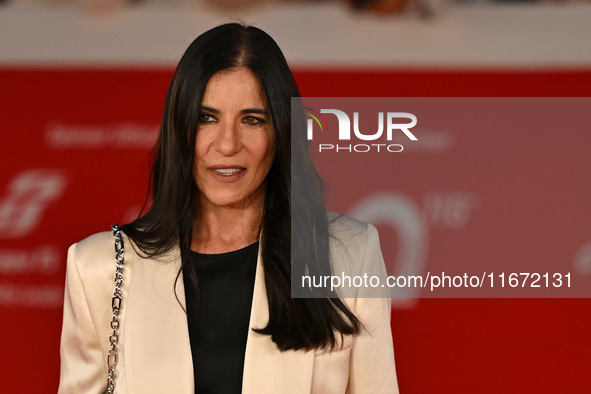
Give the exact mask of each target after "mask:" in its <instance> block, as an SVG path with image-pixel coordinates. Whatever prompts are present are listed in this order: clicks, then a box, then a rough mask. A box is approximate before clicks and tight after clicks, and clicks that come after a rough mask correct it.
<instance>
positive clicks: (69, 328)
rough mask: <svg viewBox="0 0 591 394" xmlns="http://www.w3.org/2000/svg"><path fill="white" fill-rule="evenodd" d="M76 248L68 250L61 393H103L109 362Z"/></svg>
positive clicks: (59, 391) (61, 348)
mask: <svg viewBox="0 0 591 394" xmlns="http://www.w3.org/2000/svg"><path fill="white" fill-rule="evenodd" d="M76 249H77V244H74V245H72V246H71V247H70V249H69V250H68V262H67V268H66V286H65V294H64V318H63V325H62V336H61V344H60V358H61V369H60V384H59V389H58V393H59V394H68V393H100V392H102V391H104V390H105V388H106V383H107V378H106V376H107V367H106V362H105V358H104V356H103V351H102V349H101V346H100V342H99V338H98V333H97V330H96V327H95V324H94V323H93V320H92V316H91V313H90V308H89V303H88V298H87V294H86V290H85V287H84V285H83V281H82V278H81V275H80V270H79V265H78V261H77V256H76ZM105 340H106V339H105Z"/></svg>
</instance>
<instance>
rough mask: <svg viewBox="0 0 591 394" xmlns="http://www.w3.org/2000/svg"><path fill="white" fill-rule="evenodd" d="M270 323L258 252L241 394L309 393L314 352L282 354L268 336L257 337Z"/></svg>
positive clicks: (260, 259)
mask: <svg viewBox="0 0 591 394" xmlns="http://www.w3.org/2000/svg"><path fill="white" fill-rule="evenodd" d="M268 321H269V307H268V303H267V290H266V286H265V273H264V270H263V262H262V258H261V251H260V249H259V256H258V261H257V271H256V277H255V284H254V294H253V301H252V309H251V312H250V324H249V331H248V339H247V343H246V355H245V360H244V375H243V380H242V393H244V394H251V393H252V394H266V393H269V394H277V393H309V392H310V390H311V385H312V371H313V367H314V352H313V351H302V350H300V351H293V350H289V351H285V352H282V351H280V350H279V349H278V348H277V345H276V344H275V343H274V342H273V341H271V338H270V337H269V336H268V335H262V334H257V333H256V332H254V331H252V329H253V328H263V327H265V326H266V325H267V323H268Z"/></svg>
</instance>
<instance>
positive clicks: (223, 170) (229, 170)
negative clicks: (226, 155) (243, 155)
mask: <svg viewBox="0 0 591 394" xmlns="http://www.w3.org/2000/svg"><path fill="white" fill-rule="evenodd" d="M215 172H217V173H218V174H222V175H224V176H230V175H234V174H237V173H238V172H240V169H239V168H219V169H216V170H215Z"/></svg>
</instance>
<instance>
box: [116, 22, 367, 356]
mask: <svg viewBox="0 0 591 394" xmlns="http://www.w3.org/2000/svg"><path fill="white" fill-rule="evenodd" d="M236 68H247V69H249V70H250V71H252V72H253V73H254V74H255V75H256V77H257V78H258V80H259V81H260V83H261V86H262V87H263V89H264V92H265V94H266V96H267V102H268V103H269V109H270V111H271V118H272V120H273V124H274V127H275V149H276V151H275V158H274V162H273V164H272V166H271V169H270V171H269V174H268V175H267V179H266V193H265V202H264V212H263V221H262V229H261V230H262V236H261V244H260V247H261V253H262V262H263V268H264V273H265V285H266V288H267V299H268V303H269V322H268V324H267V326H266V327H261V328H257V329H256V331H257V332H259V333H261V334H266V335H270V336H271V339H272V340H273V342H275V343H276V344H277V346H278V347H279V348H280V349H281V350H288V349H307V350H309V349H313V348H317V347H323V346H334V345H335V343H336V340H335V334H339V333H340V334H356V333H358V332H359V331H360V322H359V320H358V319H357V318H356V316H355V315H354V314H353V313H352V312H351V311H350V310H349V308H348V307H347V306H346V305H345V303H344V302H343V301H342V300H340V299H338V298H292V297H291V291H290V289H291V258H292V256H290V253H289V251H290V250H292V251H294V250H295V251H297V252H296V253H295V254H297V256H294V258H296V259H297V260H298V261H299V262H303V264H301V265H300V264H298V265H297V266H301V267H303V268H302V269H307V270H308V271H309V272H313V273H318V272H322V273H328V272H330V259H329V231H328V219H327V214H326V209H325V205H324V201H323V197H322V189H321V180H320V177H319V176H318V174H317V172H316V171H315V169H314V167H313V165H312V162H311V160H310V159H309V156H308V152H307V146H306V144H305V143H297V144H294V146H293V152H294V154H297V155H298V156H299V157H298V160H297V161H298V163H299V164H298V165H299V166H301V168H298V173H299V174H302V176H298V179H297V180H295V179H294V180H293V181H294V182H295V183H297V185H294V187H295V189H294V191H295V190H300V191H303V190H305V191H306V192H305V193H303V192H299V194H298V195H297V198H296V200H297V204H296V206H297V207H299V208H301V209H299V208H298V211H301V212H302V214H299V215H297V222H298V223H297V224H296V225H297V226H298V227H299V228H307V229H310V230H311V231H298V236H297V237H294V244H293V245H292V240H291V230H292V222H291V216H292V212H291V202H292V195H291V192H292V179H291V154H292V144H291V132H292V127H291V115H290V114H291V98H292V97H299V92H298V90H297V87H296V84H295V81H294V79H293V76H292V74H291V71H290V69H289V67H288V65H287V62H286V61H285V58H284V56H283V54H282V52H281V50H280V49H279V47H278V46H277V44H276V43H275V41H274V40H273V39H272V38H271V37H270V36H269V35H268V34H266V33H265V32H263V31H262V30H260V29H258V28H255V27H252V26H244V25H241V24H237V23H230V24H225V25H221V26H218V27H216V28H213V29H211V30H209V31H207V32H205V33H203V34H202V35H201V36H199V37H198V38H197V39H196V40H195V41H193V43H192V44H191V45H190V46H189V48H188V49H187V50H186V52H185V54H184V55H183V57H182V58H181V60H180V62H179V64H178V66H177V69H176V71H175V73H174V76H173V78H172V82H171V84H170V88H169V90H168V95H167V97H166V102H165V106H164V113H163V117H162V126H161V131H160V137H159V139H158V141H157V144H156V146H155V148H154V156H155V158H154V164H153V172H152V179H151V195H152V205H151V206H150V208H149V209H148V210H147V212H146V213H145V214H144V215H143V216H141V217H140V218H138V219H137V220H135V221H134V222H132V223H129V224H126V225H125V226H123V231H124V232H125V233H126V234H127V235H128V236H129V237H130V238H131V239H132V240H133V241H134V242H135V244H136V245H137V246H138V248H139V249H140V250H141V251H142V252H143V253H145V254H146V255H148V256H158V255H160V254H162V253H165V252H167V251H169V250H171V249H173V248H176V247H179V248H180V255H181V261H182V268H181V270H182V271H183V272H184V273H185V274H188V275H189V276H190V280H191V281H192V282H193V283H194V284H195V285H196V286H197V275H196V273H195V270H194V268H193V266H192V264H191V263H190V258H189V252H190V247H191V241H192V237H193V227H192V226H193V218H194V215H195V202H196V196H197V186H196V184H195V181H194V177H193V168H194V160H195V156H194V146H195V135H196V132H197V129H198V115H199V112H200V105H201V99H202V95H203V91H204V90H205V86H206V85H207V82H208V81H209V79H210V78H211V77H212V76H213V75H214V74H215V73H217V72H219V71H222V70H228V69H236ZM302 115H303V113H302ZM302 119H303V117H302ZM304 142H305V141H304ZM300 157H301V158H300ZM294 197H295V195H294ZM294 202H295V201H294ZM300 251H301V252H300ZM292 254H294V253H292Z"/></svg>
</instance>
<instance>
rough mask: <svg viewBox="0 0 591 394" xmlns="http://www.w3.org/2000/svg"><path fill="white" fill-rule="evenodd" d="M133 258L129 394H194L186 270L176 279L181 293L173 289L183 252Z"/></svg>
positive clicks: (126, 352) (125, 352)
mask: <svg viewBox="0 0 591 394" xmlns="http://www.w3.org/2000/svg"><path fill="white" fill-rule="evenodd" d="M134 257H135V259H136V260H137V261H135V264H134V266H133V276H132V277H131V278H130V283H129V291H128V297H127V313H126V318H125V321H124V322H123V325H124V327H123V329H124V331H125V338H124V341H123V343H124V349H123V354H122V357H123V358H124V366H125V377H124V382H125V386H126V387H127V389H128V392H129V393H130V394H134V393H179V394H184V393H187V394H189V393H191V394H194V392H195V391H194V387H193V386H194V383H193V360H192V357H191V347H190V340H189V330H188V325H187V315H186V313H185V311H184V310H183V308H184V305H185V291H184V286H183V278H182V274H181V276H179V278H178V280H177V281H176V295H175V291H174V290H173V284H174V283H175V280H176V277H177V274H178V272H179V269H180V256H179V252H178V250H177V251H173V252H171V253H169V254H168V255H166V256H164V257H162V258H158V259H157V260H156V259H146V258H141V257H139V256H137V255H135V256H134ZM177 297H178V300H177ZM179 302H180V303H181V304H182V306H181V304H179ZM120 362H121V361H120ZM122 378H123V377H122Z"/></svg>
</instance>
